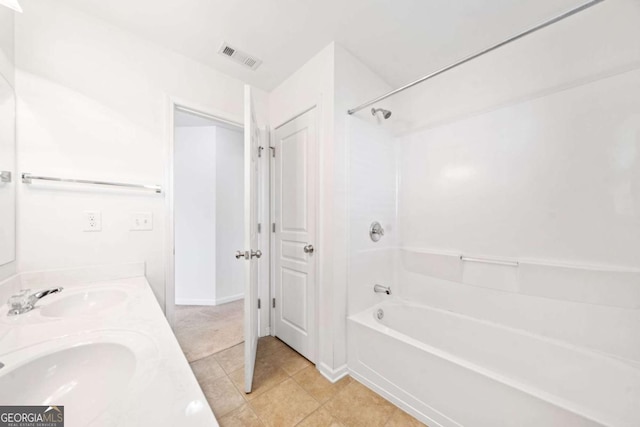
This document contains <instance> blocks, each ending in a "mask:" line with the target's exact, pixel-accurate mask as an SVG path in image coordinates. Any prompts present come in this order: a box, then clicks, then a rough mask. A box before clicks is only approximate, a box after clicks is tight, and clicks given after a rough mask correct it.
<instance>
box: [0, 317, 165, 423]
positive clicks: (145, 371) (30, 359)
mask: <svg viewBox="0 0 640 427" xmlns="http://www.w3.org/2000/svg"><path fill="white" fill-rule="evenodd" d="M53 335H55V332H54V333H53ZM159 360H160V359H159V355H158V347H157V345H156V344H155V342H154V341H153V339H151V338H150V337H149V336H148V335H146V334H142V333H139V332H134V331H127V330H109V329H105V330H100V331H92V332H88V333H80V334H72V335H66V336H63V337H55V338H53V337H52V338H51V339H49V340H45V341H42V342H39V343H36V344H33V345H31V346H27V347H21V348H18V349H16V350H14V351H11V352H9V353H4V354H0V363H1V364H4V366H2V365H1V364H0V405H47V406H65V425H67V426H70V427H75V426H87V425H93V424H92V423H94V424H96V425H103V424H105V423H107V422H106V420H107V419H109V417H110V416H113V414H120V413H121V412H122V409H123V408H124V407H126V406H127V405H129V404H130V403H131V402H129V401H128V400H127V399H125V398H123V396H126V395H127V393H129V392H131V391H132V390H144V389H145V388H146V387H148V384H150V382H151V381H152V379H153V378H155V377H156V375H157V371H158V364H159ZM108 414H112V415H108ZM105 417H106V418H105Z"/></svg>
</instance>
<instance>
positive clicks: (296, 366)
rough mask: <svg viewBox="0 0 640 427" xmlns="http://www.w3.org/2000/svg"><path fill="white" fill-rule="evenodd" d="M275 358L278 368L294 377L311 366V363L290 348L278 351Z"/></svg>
mask: <svg viewBox="0 0 640 427" xmlns="http://www.w3.org/2000/svg"><path fill="white" fill-rule="evenodd" d="M274 356H275V358H276V363H277V364H278V366H280V367H281V368H282V369H283V370H284V371H285V372H286V373H287V374H289V375H294V374H296V373H297V372H300V371H301V370H303V369H304V368H306V367H309V366H311V362H309V361H308V360H307V359H305V358H304V357H302V356H301V355H300V354H299V353H296V351H295V350H292V349H291V348H289V347H286V348H283V349H282V350H278V351H277V352H275V353H274Z"/></svg>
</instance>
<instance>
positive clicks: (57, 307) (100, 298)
mask: <svg viewBox="0 0 640 427" xmlns="http://www.w3.org/2000/svg"><path fill="white" fill-rule="evenodd" d="M126 299H127V294H126V292H124V291H122V290H120V289H103V290H89V291H83V292H74V293H70V294H67V295H65V294H62V295H60V296H57V297H56V300H55V301H52V302H50V303H48V304H46V303H43V304H42V305H41V307H40V314H42V315H43V316H45V317H66V316H82V315H92V314H97V313H100V312H102V311H104V310H108V309H110V308H112V307H115V306H117V305H119V304H121V303H123V302H124V301H125V300H126Z"/></svg>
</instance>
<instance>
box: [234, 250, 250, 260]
mask: <svg viewBox="0 0 640 427" xmlns="http://www.w3.org/2000/svg"><path fill="white" fill-rule="evenodd" d="M247 257H248V254H247V253H246V252H244V251H236V259H240V258H247Z"/></svg>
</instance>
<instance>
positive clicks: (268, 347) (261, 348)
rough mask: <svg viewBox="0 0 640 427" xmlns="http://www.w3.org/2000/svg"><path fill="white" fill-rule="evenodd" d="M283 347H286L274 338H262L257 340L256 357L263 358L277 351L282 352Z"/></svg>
mask: <svg viewBox="0 0 640 427" xmlns="http://www.w3.org/2000/svg"><path fill="white" fill-rule="evenodd" d="M285 347H287V345H286V344H285V343H283V342H282V341H280V340H279V339H278V338H276V337H271V336H267V337H262V338H260V340H258V356H259V357H264V356H267V355H269V354H272V353H274V352H276V351H278V350H282V349H283V348H285Z"/></svg>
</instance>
